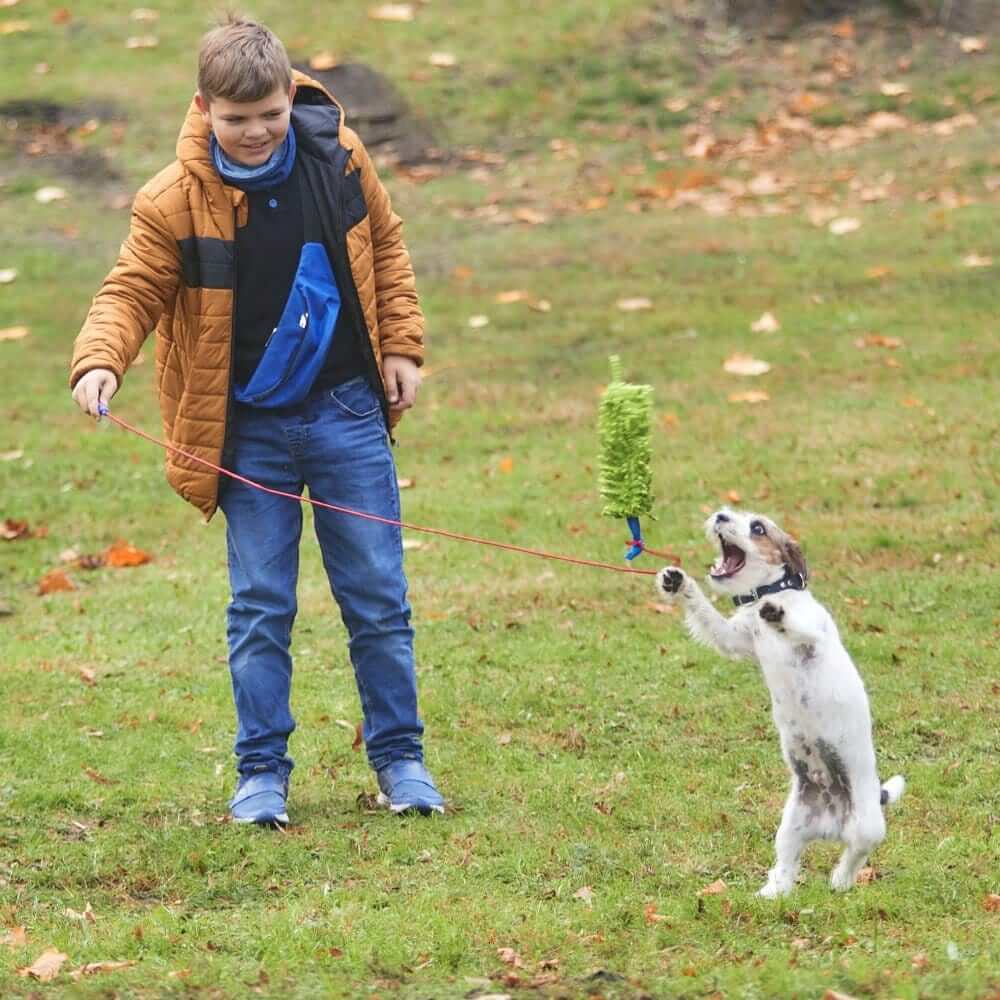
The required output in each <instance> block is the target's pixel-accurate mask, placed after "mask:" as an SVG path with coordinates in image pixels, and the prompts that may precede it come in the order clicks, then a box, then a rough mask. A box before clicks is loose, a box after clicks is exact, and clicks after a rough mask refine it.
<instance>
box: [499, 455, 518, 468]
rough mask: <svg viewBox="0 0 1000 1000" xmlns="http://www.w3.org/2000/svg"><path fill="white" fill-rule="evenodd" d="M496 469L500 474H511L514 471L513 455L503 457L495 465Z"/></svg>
mask: <svg viewBox="0 0 1000 1000" xmlns="http://www.w3.org/2000/svg"><path fill="white" fill-rule="evenodd" d="M497 468H498V469H499V470H500V471H501V472H513V471H514V457H513V455H504V457H503V458H501V459H500V461H499V463H498V464H497Z"/></svg>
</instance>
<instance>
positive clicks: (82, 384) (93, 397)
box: [73, 368, 118, 417]
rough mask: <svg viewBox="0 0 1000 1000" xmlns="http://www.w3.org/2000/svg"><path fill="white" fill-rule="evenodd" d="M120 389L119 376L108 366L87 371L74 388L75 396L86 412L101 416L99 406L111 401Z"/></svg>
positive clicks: (93, 415)
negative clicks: (109, 369)
mask: <svg viewBox="0 0 1000 1000" xmlns="http://www.w3.org/2000/svg"><path fill="white" fill-rule="evenodd" d="M117 391H118V378H117V377H116V375H115V373H114V372H110V371H108V370H107V368H94V369H92V370H91V371H89V372H87V374H86V375H84V376H83V378H81V379H80V381H79V382H77V383H76V385H75V386H74V388H73V398H74V399H75V400H76V404H77V406H79V407H80V409H81V410H83V412H84V413H89V414H90V415H91V416H92V417H96V416H99V415H100V413H99V410H98V407H99V406H100V405H101V404H102V403H103V404H104V405H105V406H107V405H108V403H110V402H111V397H112V396H114V394H115V393H116V392H117Z"/></svg>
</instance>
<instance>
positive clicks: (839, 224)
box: [827, 216, 861, 236]
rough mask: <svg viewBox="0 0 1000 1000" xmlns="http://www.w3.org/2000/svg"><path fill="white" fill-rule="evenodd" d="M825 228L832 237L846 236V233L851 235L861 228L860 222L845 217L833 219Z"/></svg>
mask: <svg viewBox="0 0 1000 1000" xmlns="http://www.w3.org/2000/svg"><path fill="white" fill-rule="evenodd" d="M827 228H828V229H829V230H830V232H831V233H833V235H834V236H846V235H847V234H848V233H853V232H855V231H856V230H858V229H860V228H861V220H860V219H852V218H850V217H849V216H845V217H842V218H839V219H834V220H833V221H832V222H831V223H830V225H829V226H828V227H827Z"/></svg>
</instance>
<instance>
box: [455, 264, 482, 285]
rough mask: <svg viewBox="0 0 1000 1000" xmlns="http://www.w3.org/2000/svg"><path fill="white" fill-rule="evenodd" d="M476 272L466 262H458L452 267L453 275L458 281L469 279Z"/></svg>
mask: <svg viewBox="0 0 1000 1000" xmlns="http://www.w3.org/2000/svg"><path fill="white" fill-rule="evenodd" d="M475 273H476V272H475V271H474V270H473V269H472V268H471V267H468V266H467V265H465V264H456V265H455V267H453V268H452V269H451V276H452V277H453V278H454V279H455V280H456V281H468V280H469V278H471V277H472V276H473V275H474V274H475Z"/></svg>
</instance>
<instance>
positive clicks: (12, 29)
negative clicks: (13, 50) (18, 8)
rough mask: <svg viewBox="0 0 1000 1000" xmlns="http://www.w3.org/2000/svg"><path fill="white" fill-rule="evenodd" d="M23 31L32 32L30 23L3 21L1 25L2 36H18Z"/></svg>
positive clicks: (0, 33)
mask: <svg viewBox="0 0 1000 1000" xmlns="http://www.w3.org/2000/svg"><path fill="white" fill-rule="evenodd" d="M22 31H31V22H30V21H3V22H2V23H0V35H16V34H18V33H19V32H22Z"/></svg>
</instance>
